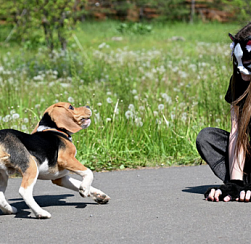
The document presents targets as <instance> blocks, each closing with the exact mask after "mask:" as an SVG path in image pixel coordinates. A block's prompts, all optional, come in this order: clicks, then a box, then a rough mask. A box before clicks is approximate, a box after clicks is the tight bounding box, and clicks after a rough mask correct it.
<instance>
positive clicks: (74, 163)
mask: <svg viewBox="0 0 251 244" xmlns="http://www.w3.org/2000/svg"><path fill="white" fill-rule="evenodd" d="M91 115H92V112H91V110H90V108H89V107H88V106H84V107H79V108H75V107H73V106H72V105H71V104H70V103H64V102H59V103H56V104H54V105H52V106H50V107H49V108H47V109H46V110H45V112H44V114H43V117H42V119H41V121H40V122H39V123H38V124H37V126H36V127H35V129H34V130H33V131H32V134H26V133H23V132H20V131H17V130H12V129H4V130H0V209H1V210H2V212H3V213H4V214H15V213H16V212H17V209H16V208H15V207H13V206H11V205H9V203H8V202H7V200H6V199H5V196H4V192H5V190H6V187H7V181H8V176H9V175H10V174H11V173H13V172H15V171H18V172H20V173H21V175H22V183H21V186H20V188H19V194H20V195H21V196H22V198H23V199H24V201H25V202H26V204H27V205H28V206H29V207H30V209H31V210H32V211H33V212H34V214H35V216H36V217H37V218H50V217H51V214H50V213H48V212H47V211H45V210H44V209H42V208H41V207H40V206H39V205H38V204H37V203H36V201H35V200H34V198H33V194H32V192H33V187H34V185H35V183H36V181H37V179H42V180H51V181H52V183H54V184H56V185H58V186H62V187H66V188H68V189H71V190H74V191H78V192H79V193H80V195H81V196H82V197H89V196H90V197H92V199H93V200H94V201H96V202H97V203H100V204H103V203H107V202H108V201H109V200H110V197H109V196H108V195H106V194H105V193H103V192H102V191H100V190H98V189H96V188H94V187H92V186H91V184H92V181H93V173H92V171H91V170H90V169H88V168H86V167H85V166H84V165H82V164H81V163H80V162H79V161H78V160H77V159H76V158H75V155H76V148H75V146H74V144H73V143H72V139H71V135H72V134H73V133H76V132H78V131H80V130H81V129H85V128H87V127H88V126H89V125H90V123H91V120H90V117H91ZM69 172H73V173H76V174H78V175H80V176H81V177H82V178H83V180H82V181H79V180H76V179H74V178H72V177H71V176H70V175H69Z"/></svg>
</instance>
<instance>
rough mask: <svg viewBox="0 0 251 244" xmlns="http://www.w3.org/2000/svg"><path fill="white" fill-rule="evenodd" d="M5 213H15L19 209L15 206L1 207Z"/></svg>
mask: <svg viewBox="0 0 251 244" xmlns="http://www.w3.org/2000/svg"><path fill="white" fill-rule="evenodd" d="M1 210H2V212H3V214H15V213H17V209H16V208H15V207H13V206H10V205H9V206H8V208H5V209H3V208H2V209H1Z"/></svg>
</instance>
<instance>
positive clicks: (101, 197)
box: [91, 192, 111, 204]
mask: <svg viewBox="0 0 251 244" xmlns="http://www.w3.org/2000/svg"><path fill="white" fill-rule="evenodd" d="M91 197H92V199H93V200H94V201H95V202H97V203H98V204H106V203H108V202H109V200H110V199H111V198H110V197H109V196H108V195H106V194H105V193H103V192H102V193H101V192H92V194H91Z"/></svg>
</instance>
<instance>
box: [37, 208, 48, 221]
mask: <svg viewBox="0 0 251 244" xmlns="http://www.w3.org/2000/svg"><path fill="white" fill-rule="evenodd" d="M35 215H36V218H37V219H50V218H51V214H50V213H49V212H47V211H45V210H42V211H41V212H39V213H36V214H35Z"/></svg>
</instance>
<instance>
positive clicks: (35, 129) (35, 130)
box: [31, 123, 39, 134]
mask: <svg viewBox="0 0 251 244" xmlns="http://www.w3.org/2000/svg"><path fill="white" fill-rule="evenodd" d="M38 126H39V123H37V125H36V127H35V128H34V130H33V131H32V132H31V134H34V133H35V132H37V128H38Z"/></svg>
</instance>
